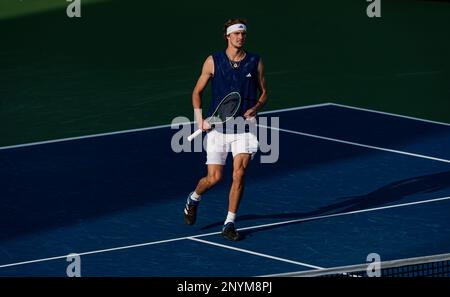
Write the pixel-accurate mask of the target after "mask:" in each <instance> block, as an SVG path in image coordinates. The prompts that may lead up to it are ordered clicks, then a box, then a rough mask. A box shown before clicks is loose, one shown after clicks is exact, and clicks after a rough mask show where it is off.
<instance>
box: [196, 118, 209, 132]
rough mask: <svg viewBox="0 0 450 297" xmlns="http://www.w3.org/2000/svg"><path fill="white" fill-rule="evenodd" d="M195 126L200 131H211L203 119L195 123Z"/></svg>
mask: <svg viewBox="0 0 450 297" xmlns="http://www.w3.org/2000/svg"><path fill="white" fill-rule="evenodd" d="M197 124H198V128H199V129H201V130H202V131H208V130H210V129H211V124H210V123H209V122H208V121H206V120H204V119H202V120H201V121H200V123H197Z"/></svg>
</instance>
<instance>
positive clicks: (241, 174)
mask: <svg viewBox="0 0 450 297" xmlns="http://www.w3.org/2000/svg"><path fill="white" fill-rule="evenodd" d="M250 159H251V154H242V153H241V154H238V155H236V157H235V158H234V160H233V183H232V184H231V189H230V195H229V201H228V211H229V212H232V213H236V212H237V210H238V207H239V201H240V200H241V197H242V193H243V191H244V184H245V170H246V169H247V166H248V164H249V163H250Z"/></svg>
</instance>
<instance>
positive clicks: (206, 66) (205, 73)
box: [192, 56, 214, 131]
mask: <svg viewBox="0 0 450 297" xmlns="http://www.w3.org/2000/svg"><path fill="white" fill-rule="evenodd" d="M213 75H214V60H213V57H212V56H208V58H206V60H205V62H204V63H203V67H202V73H201V74H200V77H199V78H198V80H197V84H196V85H195V88H194V91H193V92H192V106H193V107H194V114H195V120H196V122H197V125H198V128H199V129H202V130H203V131H205V130H208V129H209V128H211V127H210V125H209V124H208V122H206V121H204V120H203V115H202V93H203V90H204V89H205V87H206V85H207V84H208V81H209V79H210V78H211V77H212V76H213Z"/></svg>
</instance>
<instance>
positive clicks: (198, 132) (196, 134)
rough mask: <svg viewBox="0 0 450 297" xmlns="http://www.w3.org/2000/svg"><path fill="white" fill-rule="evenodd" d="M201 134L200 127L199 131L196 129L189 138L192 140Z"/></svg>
mask: <svg viewBox="0 0 450 297" xmlns="http://www.w3.org/2000/svg"><path fill="white" fill-rule="evenodd" d="M200 134H202V129H198V130H197V131H195V132H194V133H192V134H191V135H190V136H189V137H188V138H187V140H188V141H192V139H194V138H195V137H197V136H199V135H200Z"/></svg>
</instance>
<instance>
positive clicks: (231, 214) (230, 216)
mask: <svg viewBox="0 0 450 297" xmlns="http://www.w3.org/2000/svg"><path fill="white" fill-rule="evenodd" d="M235 219H236V214H235V213H234V212H230V211H229V212H228V215H227V218H226V219H225V223H223V224H224V225H226V224H228V223H230V222H231V223H234V220H235Z"/></svg>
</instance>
